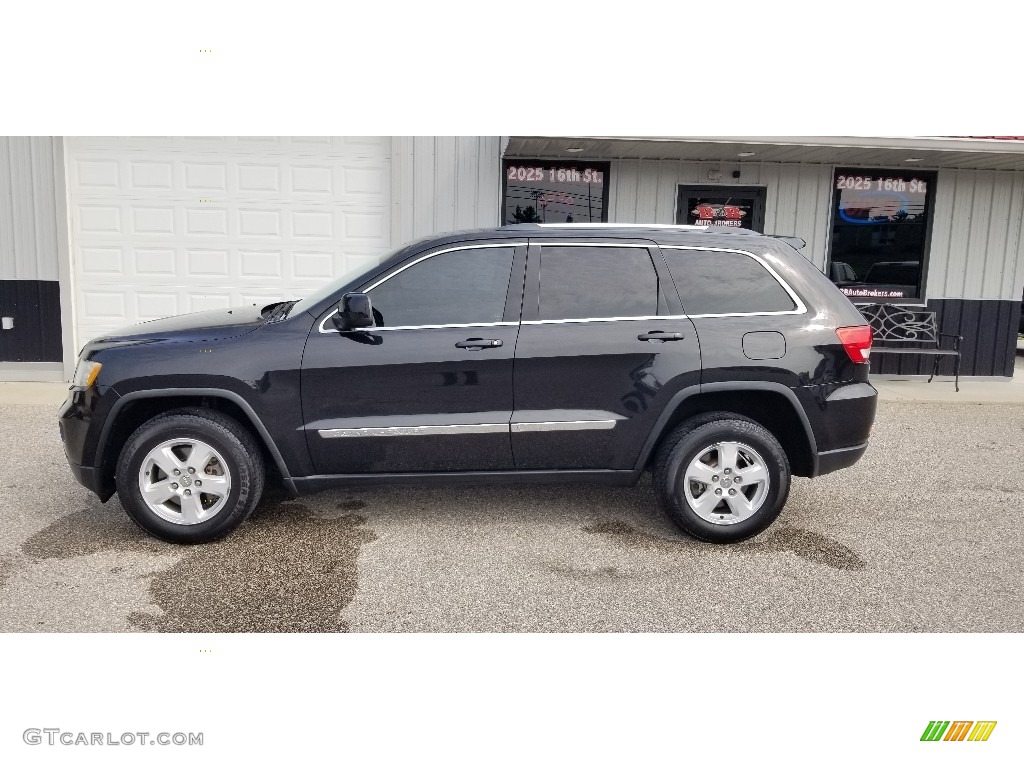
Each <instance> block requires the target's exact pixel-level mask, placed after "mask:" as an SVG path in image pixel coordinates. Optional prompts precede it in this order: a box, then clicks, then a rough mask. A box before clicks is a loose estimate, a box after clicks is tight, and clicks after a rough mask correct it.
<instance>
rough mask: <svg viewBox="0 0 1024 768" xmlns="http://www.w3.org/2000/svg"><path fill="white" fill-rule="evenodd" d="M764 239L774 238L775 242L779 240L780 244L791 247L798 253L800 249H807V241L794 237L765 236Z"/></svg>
mask: <svg viewBox="0 0 1024 768" xmlns="http://www.w3.org/2000/svg"><path fill="white" fill-rule="evenodd" d="M766 237H774V238H775V239H776V240H781V241H782V242H784V243H786V244H788V245H791V246H793V247H794V248H796V249H797V250H798V251H799V250H800V249H801V248H806V247H807V241H806V240H804V239H803V238H802V237H796V236H795V235H766Z"/></svg>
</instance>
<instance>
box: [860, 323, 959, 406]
mask: <svg viewBox="0 0 1024 768" xmlns="http://www.w3.org/2000/svg"><path fill="white" fill-rule="evenodd" d="M858 309H859V310H860V313H861V314H862V315H864V319H865V320H867V321H868V323H869V324H870V325H871V331H872V336H873V337H874V342H875V343H874V344H873V345H872V347H871V355H872V357H873V356H875V355H926V356H930V357H932V358H934V360H935V362H934V363H933V364H932V375H931V376H929V377H928V381H929V382H931V380H932V379H934V378H935V374H936V373H937V372H938V370H939V361H940V360H941V359H942V358H943V357H950V356H951V357H954V358H955V359H956V362H955V364H954V369H953V371H954V379H955V383H956V391H957V392H959V391H960V342H961V341H963V338H964V337H963V336H957V335H956V334H955V333H939V328H938V324H937V323H936V321H935V313H934V312H925V311H918V310H914V309H911V308H909V307H901V306H898V305H896V304H868V305H867V306H863V307H858ZM943 339H952V340H953V343H952V346H951V347H947V348H943V347H942V346H940V345H941V342H942V340H943ZM889 342H891V343H894V344H907V343H917V344H931V345H933V346H930V347H928V346H919V347H898V346H879V345H880V344H881V345H884V344H886V343H889Z"/></svg>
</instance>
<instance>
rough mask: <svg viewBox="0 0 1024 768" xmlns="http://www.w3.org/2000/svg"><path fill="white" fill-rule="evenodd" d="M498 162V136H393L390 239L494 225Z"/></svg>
mask: <svg viewBox="0 0 1024 768" xmlns="http://www.w3.org/2000/svg"><path fill="white" fill-rule="evenodd" d="M500 166H501V140H500V137H498V136H415V137H413V136H396V137H394V138H393V139H392V161H391V187H392V212H391V240H392V243H393V244H394V245H395V246H398V245H401V244H402V243H406V242H409V241H410V240H415V239H416V238H420V237H425V236H427V235H432V234H435V233H439V232H450V231H453V230H461V229H474V228H477V227H494V226H497V225H498V219H499V207H500V197H501V167H500Z"/></svg>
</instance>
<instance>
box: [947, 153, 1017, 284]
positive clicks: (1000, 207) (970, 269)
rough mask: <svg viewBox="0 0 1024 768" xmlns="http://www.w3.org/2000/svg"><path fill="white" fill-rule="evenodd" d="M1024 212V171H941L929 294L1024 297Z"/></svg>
mask: <svg viewBox="0 0 1024 768" xmlns="http://www.w3.org/2000/svg"><path fill="white" fill-rule="evenodd" d="M1022 218H1024V172H1020V171H953V170H950V171H939V179H938V189H937V190H936V196H935V216H934V222H935V223H934V225H933V227H932V243H931V261H930V263H929V265H928V290H927V294H928V298H933V299H940V298H964V299H1011V300H1016V301H1020V298H1021V290H1022V286H1024V238H1022V236H1021V234H1022V231H1021V229H1022V223H1024V222H1022Z"/></svg>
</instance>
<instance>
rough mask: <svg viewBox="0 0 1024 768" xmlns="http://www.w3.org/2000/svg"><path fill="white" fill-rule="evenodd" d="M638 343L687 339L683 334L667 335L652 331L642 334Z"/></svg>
mask: <svg viewBox="0 0 1024 768" xmlns="http://www.w3.org/2000/svg"><path fill="white" fill-rule="evenodd" d="M636 338H637V340H638V341H681V340H683V339H685V338H686V337H685V336H684V335H683V334H681V333H665V331H651V332H650V333H641V334H640V335H639V336H637V337H636Z"/></svg>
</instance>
